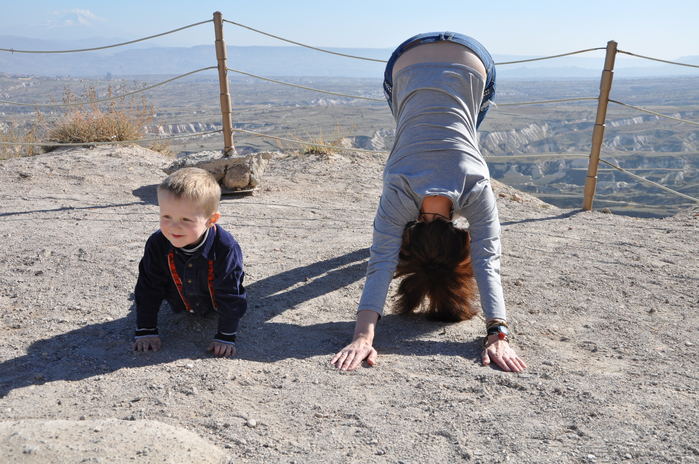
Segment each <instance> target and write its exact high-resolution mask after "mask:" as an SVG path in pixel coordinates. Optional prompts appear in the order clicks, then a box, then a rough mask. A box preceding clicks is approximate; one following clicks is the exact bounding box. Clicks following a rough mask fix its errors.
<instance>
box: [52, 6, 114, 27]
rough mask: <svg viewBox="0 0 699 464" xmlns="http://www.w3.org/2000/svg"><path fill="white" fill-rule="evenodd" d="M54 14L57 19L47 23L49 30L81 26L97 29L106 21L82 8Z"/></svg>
mask: <svg viewBox="0 0 699 464" xmlns="http://www.w3.org/2000/svg"><path fill="white" fill-rule="evenodd" d="M53 14H54V15H55V16H57V19H52V20H49V21H47V22H46V24H45V26H46V28H48V29H55V28H66V27H79V26H83V27H88V28H95V27H97V25H98V23H101V22H102V21H106V19H104V18H100V17H99V16H97V15H96V14H94V13H93V12H91V11H90V10H81V9H80V8H73V9H72V10H63V11H54V12H53Z"/></svg>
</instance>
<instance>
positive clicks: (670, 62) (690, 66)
mask: <svg viewBox="0 0 699 464" xmlns="http://www.w3.org/2000/svg"><path fill="white" fill-rule="evenodd" d="M617 52H618V53H624V54H626V55H630V56H635V57H636V58H643V59H644V60H652V61H659V62H661V63H667V64H675V65H677V66H687V67H688V68H699V66H697V65H695V64H687V63H679V62H677V61H667V60H661V59H658V58H651V57H650V56H643V55H637V54H635V53H631V52H625V51H624V50H617Z"/></svg>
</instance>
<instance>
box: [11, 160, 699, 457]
mask: <svg viewBox="0 0 699 464" xmlns="http://www.w3.org/2000/svg"><path fill="white" fill-rule="evenodd" d="M170 162H171V159H168V158H165V157H163V156H162V155H160V154H157V153H154V152H150V151H148V150H144V149H140V148H123V147H111V148H96V149H73V150H65V151H56V152H53V153H49V154H45V155H40V156H36V157H32V158H23V159H14V160H6V161H2V162H0V217H1V221H0V237H2V239H3V251H2V253H0V265H1V270H0V309H1V310H2V311H1V312H0V363H1V364H0V455H2V456H3V459H2V461H3V462H7V463H48V462H81V461H82V462H103V463H105V462H136V463H148V462H152V463H155V462H172V463H183V462H199V463H204V462H214V463H219V462H250V463H261V462H265V463H267V462H281V463H294V462H295V463H314V462H340V463H341V462H348V463H350V462H370V463H371V462H373V463H442V462H461V461H463V462H472V463H476V462H481V463H491V462H506V461H509V462H518V463H519V462H523V463H527V462H545V463H549V462H551V463H554V462H561V463H567V462H622V461H624V462H648V463H651V462H652V463H656V462H699V433H697V430H698V429H699V393H698V390H699V374H698V368H699V362H698V361H697V354H698V353H699V347H698V345H699V340H697V338H698V337H697V334H698V333H699V318H697V317H696V316H697V312H698V306H699V288H698V287H699V286H698V283H699V277H698V275H699V273H698V272H697V270H698V267H699V264H698V263H697V259H696V256H697V252H698V251H699V240H697V238H699V234H698V232H699V208H695V209H692V210H688V211H685V212H682V213H681V214H678V215H677V216H674V217H671V218H665V219H635V218H630V217H623V216H617V215H614V214H602V213H600V212H582V211H580V210H561V209H557V208H555V207H552V206H549V205H546V204H544V203H541V202H540V201H538V200H536V199H534V198H532V197H529V196H527V195H525V194H522V193H519V192H517V191H515V190H512V189H510V188H508V187H505V186H503V185H500V184H498V185H496V186H495V190H496V193H497V194H498V201H499V208H500V216H501V221H502V226H503V235H502V238H503V250H504V255H503V283H504V287H505V298H506V301H507V304H508V311H509V319H510V321H511V328H512V330H513V332H514V334H515V335H514V337H513V338H514V341H513V345H514V346H515V348H516V350H517V351H518V353H520V355H521V356H522V357H523V359H524V360H525V361H526V362H527V363H528V364H529V368H528V369H527V370H525V371H524V372H523V373H521V374H512V373H504V372H502V371H500V370H499V369H497V368H492V367H483V366H481V364H480V362H479V352H480V350H479V342H480V336H481V334H482V332H483V326H484V324H483V320H482V318H476V319H474V320H472V321H469V322H463V323H459V324H439V323H428V322H426V321H424V320H422V319H420V318H402V317H397V316H393V315H391V314H388V315H386V317H384V318H383V319H382V320H381V322H380V323H379V326H378V328H377V338H376V344H375V346H376V348H377V349H378V351H379V362H378V364H377V365H376V366H375V367H367V366H364V367H361V368H359V369H358V370H356V371H354V372H351V373H340V372H338V371H336V370H335V369H334V368H333V367H332V366H331V365H330V359H331V357H332V355H333V354H334V353H335V352H336V351H338V350H339V349H341V348H342V347H343V346H344V345H345V344H346V343H347V342H348V341H349V340H350V337H351V334H352V330H353V324H354V314H355V310H356V305H357V303H358V300H359V297H360V294H361V291H362V283H363V278H364V272H365V267H366V261H367V258H368V248H369V246H370V242H371V224H372V219H373V214H374V212H375V209H376V206H377V204H378V198H379V195H380V188H381V170H382V165H383V162H384V158H383V157H381V156H374V155H366V154H335V155H330V156H320V157H319V156H313V157H298V156H288V157H282V156H277V157H275V158H274V159H273V160H272V161H271V164H270V166H269V168H268V170H267V172H266V174H265V177H264V184H263V186H262V187H261V188H260V189H259V190H258V191H257V192H255V193H254V194H253V195H247V196H226V197H224V199H223V201H222V203H221V213H222V221H221V224H222V225H223V227H225V228H226V229H227V230H229V231H231V232H232V233H233V235H234V236H235V237H236V238H237V239H238V241H239V242H240V243H241V245H242V248H243V251H244V255H245V260H246V263H245V264H246V271H247V277H246V283H247V289H248V295H249V301H250V306H249V311H248V313H247V314H246V316H245V317H244V319H243V321H242V323H241V327H240V330H239V338H238V343H237V347H238V355H237V356H236V357H235V358H233V359H215V358H213V357H212V356H210V355H209V354H208V353H207V352H206V351H205V349H206V347H207V346H208V344H209V341H210V339H211V337H212V335H213V334H214V332H215V320H214V319H205V320H203V319H197V318H196V317H190V316H189V315H175V314H172V313H170V312H169V311H163V312H162V316H161V323H160V327H161V334H162V337H163V348H162V350H161V351H160V352H158V353H152V352H150V353H145V354H135V353H133V352H132V351H131V343H132V336H133V329H134V313H133V288H134V284H135V282H136V277H137V272H138V261H139V259H140V257H141V254H142V252H143V246H144V244H145V241H146V239H147V237H148V236H149V235H150V234H151V233H152V232H154V231H155V230H156V229H157V227H158V218H157V211H158V210H157V201H156V196H155V187H156V185H157V184H158V183H159V182H160V181H161V180H162V179H163V178H164V177H165V174H164V173H163V172H162V170H161V168H162V167H163V166H165V165H167V164H169V163H170ZM581 201H582V200H581ZM612 213H613V212H612ZM390 304H391V298H389V301H388V302H387V305H388V307H390ZM387 312H390V310H389V309H388V308H387Z"/></svg>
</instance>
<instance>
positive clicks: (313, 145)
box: [279, 122, 356, 155]
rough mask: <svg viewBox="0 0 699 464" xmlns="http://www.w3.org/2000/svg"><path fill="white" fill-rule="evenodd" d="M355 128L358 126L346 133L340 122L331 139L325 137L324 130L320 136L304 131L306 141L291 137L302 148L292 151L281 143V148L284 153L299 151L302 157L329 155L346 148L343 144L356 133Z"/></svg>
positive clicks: (294, 136) (321, 130)
mask: <svg viewBox="0 0 699 464" xmlns="http://www.w3.org/2000/svg"><path fill="white" fill-rule="evenodd" d="M355 127H356V125H353V126H352V127H350V128H349V130H347V131H345V130H344V129H343V128H342V127H341V126H340V123H339V122H338V123H337V125H336V126H335V129H333V132H332V134H331V135H330V136H329V137H326V136H324V135H323V129H320V135H318V136H312V135H311V134H309V133H308V131H306V130H304V132H305V134H306V139H302V138H300V137H297V136H296V135H293V134H292V135H290V137H291V138H292V139H293V140H295V141H296V142H297V143H298V144H300V145H302V146H301V148H298V149H292V148H291V147H289V146H284V145H283V144H282V143H281V142H280V144H279V147H280V148H281V149H282V150H284V151H289V150H293V151H297V152H298V154H300V155H329V154H331V153H334V152H336V151H340V150H342V149H343V148H345V147H343V146H342V143H343V141H344V140H345V139H346V138H347V137H349V135H350V134H351V133H352V132H353V131H354V129H355Z"/></svg>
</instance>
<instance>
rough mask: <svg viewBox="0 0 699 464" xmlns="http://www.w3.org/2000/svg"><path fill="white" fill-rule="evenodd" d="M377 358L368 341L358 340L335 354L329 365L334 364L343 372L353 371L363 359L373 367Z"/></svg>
mask: <svg viewBox="0 0 699 464" xmlns="http://www.w3.org/2000/svg"><path fill="white" fill-rule="evenodd" d="M377 356H378V353H377V352H376V350H375V349H374V347H373V346H371V342H370V341H368V340H366V339H365V338H358V339H356V340H354V341H353V342H352V343H350V344H349V345H347V346H346V347H345V348H343V349H342V351H340V352H339V353H337V354H336V355H335V357H334V358H333V359H332V361H330V364H335V367H337V368H338V369H340V370H343V371H353V370H354V369H356V368H357V366H359V364H361V362H362V361H364V360H365V359H366V362H368V363H369V364H370V365H372V366H373V365H374V364H376V357H377Z"/></svg>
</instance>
